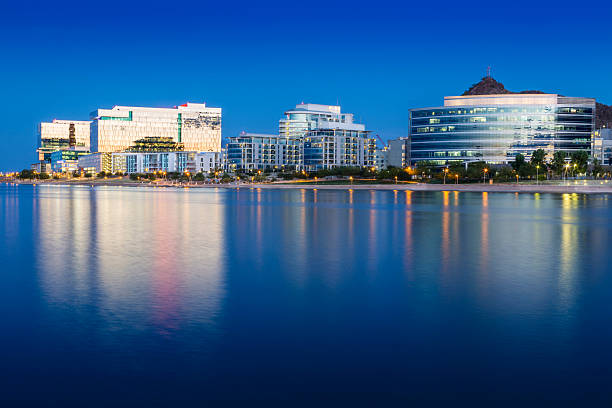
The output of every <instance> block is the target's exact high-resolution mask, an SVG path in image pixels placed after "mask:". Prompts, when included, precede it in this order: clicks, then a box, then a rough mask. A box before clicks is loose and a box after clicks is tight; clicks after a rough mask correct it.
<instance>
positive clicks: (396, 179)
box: [395, 176, 397, 184]
mask: <svg viewBox="0 0 612 408" xmlns="http://www.w3.org/2000/svg"><path fill="white" fill-rule="evenodd" d="M395 184H397V176H395Z"/></svg>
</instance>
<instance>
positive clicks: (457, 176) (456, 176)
mask: <svg viewBox="0 0 612 408" xmlns="http://www.w3.org/2000/svg"><path fill="white" fill-rule="evenodd" d="M455 184H459V173H457V174H455Z"/></svg>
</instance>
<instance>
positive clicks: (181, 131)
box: [91, 103, 221, 152]
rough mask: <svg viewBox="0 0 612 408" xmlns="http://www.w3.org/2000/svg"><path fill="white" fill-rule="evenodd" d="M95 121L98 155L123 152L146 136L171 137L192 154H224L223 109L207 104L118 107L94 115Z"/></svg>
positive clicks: (94, 143)
mask: <svg viewBox="0 0 612 408" xmlns="http://www.w3.org/2000/svg"><path fill="white" fill-rule="evenodd" d="M91 119H92V124H91V150H92V151H94V152H121V151H123V150H125V149H127V148H128V147H130V146H131V145H132V144H133V143H134V142H135V141H136V140H139V139H143V138H145V137H156V138H171V139H172V140H173V141H174V142H177V143H182V144H183V146H184V148H185V150H189V151H202V152H218V151H221V108H209V107H207V106H206V104H203V103H186V104H184V105H181V106H177V107H174V108H143V107H133V106H115V107H113V108H112V109H98V110H97V111H94V112H92V113H91Z"/></svg>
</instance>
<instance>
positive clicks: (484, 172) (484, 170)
mask: <svg viewBox="0 0 612 408" xmlns="http://www.w3.org/2000/svg"><path fill="white" fill-rule="evenodd" d="M488 171H489V169H487V168H484V169H482V184H485V180H486V178H487V172H488Z"/></svg>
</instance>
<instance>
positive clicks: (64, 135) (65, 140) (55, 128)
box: [36, 119, 91, 161]
mask: <svg viewBox="0 0 612 408" xmlns="http://www.w3.org/2000/svg"><path fill="white" fill-rule="evenodd" d="M90 124H91V122H90V121H87V120H59V119H53V121H51V122H41V123H39V124H38V132H37V133H38V149H37V150H36V151H37V153H38V160H45V161H49V160H50V159H51V153H53V152H55V151H57V150H62V149H71V148H72V149H76V150H81V151H89V138H90V130H89V127H90Z"/></svg>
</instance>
